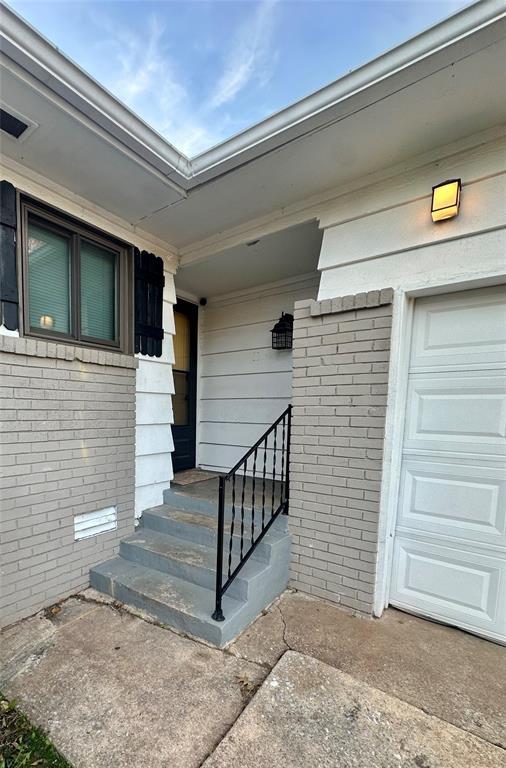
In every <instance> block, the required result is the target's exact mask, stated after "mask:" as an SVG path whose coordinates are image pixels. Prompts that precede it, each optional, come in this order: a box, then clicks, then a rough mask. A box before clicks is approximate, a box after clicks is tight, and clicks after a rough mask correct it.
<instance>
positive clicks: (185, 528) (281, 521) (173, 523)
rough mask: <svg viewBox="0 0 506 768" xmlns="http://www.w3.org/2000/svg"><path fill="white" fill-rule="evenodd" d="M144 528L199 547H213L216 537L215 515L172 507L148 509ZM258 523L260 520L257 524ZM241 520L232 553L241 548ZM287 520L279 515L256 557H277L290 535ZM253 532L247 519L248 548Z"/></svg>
mask: <svg viewBox="0 0 506 768" xmlns="http://www.w3.org/2000/svg"><path fill="white" fill-rule="evenodd" d="M141 521H142V525H143V526H144V527H145V528H150V529H151V530H154V531H158V532H159V533H165V534H167V535H168V536H175V537H176V538H179V539H186V540H187V541H192V542H194V543H196V544H204V545H206V546H211V547H214V546H215V545H216V536H217V519H216V514H214V515H209V514H206V513H204V512H195V511H188V510H185V509H177V508H174V507H172V506H170V505H169V504H160V505H159V506H158V507H152V508H151V509H146V510H144V512H143V513H142V518H141ZM257 522H258V521H257ZM240 526H241V524H240V520H238V519H237V518H236V522H235V526H234V540H233V552H234V553H235V552H237V551H238V548H239V547H240V535H239V534H240ZM286 528H287V521H286V516H285V515H279V516H278V518H277V519H276V520H275V521H274V523H273V524H272V526H271V528H270V530H269V532H268V535H267V536H266V537H265V538H264V539H263V540H262V541H261V542H260V543H259V544H258V546H257V548H256V550H255V558H256V559H257V560H263V561H265V562H268V561H269V560H270V558H271V556H273V555H274V550H275V549H276V547H277V545H278V543H279V542H281V541H282V540H283V539H284V538H285V537H287V536H288V535H289V534H288V533H287V530H286ZM230 530H231V524H230V520H227V521H226V523H225V549H226V547H227V546H228V540H229V539H228V537H229V535H230ZM250 531H251V518H248V517H245V521H244V547H246V546H247V537H248V533H249V532H250Z"/></svg>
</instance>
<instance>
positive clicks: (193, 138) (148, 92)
mask: <svg viewBox="0 0 506 768" xmlns="http://www.w3.org/2000/svg"><path fill="white" fill-rule="evenodd" d="M274 4H275V0H261V2H260V3H259V4H258V5H257V6H256V8H255V11H254V13H253V15H252V16H250V17H249V19H248V20H247V21H246V22H244V23H242V24H241V25H240V26H239V28H238V29H237V31H236V33H235V35H233V38H232V47H231V48H230V50H229V53H228V54H226V56H225V65H224V70H223V72H222V74H221V76H219V77H218V80H217V83H216V86H215V88H214V89H212V91H211V95H210V97H209V98H205V99H204V100H203V101H202V102H201V103H199V104H195V102H194V101H193V100H192V95H191V93H190V91H189V89H188V88H187V86H186V84H185V78H186V77H188V76H189V75H186V74H185V73H181V72H179V71H178V66H177V60H176V59H175V57H174V55H173V53H172V51H171V49H170V46H169V43H168V41H169V40H170V37H169V35H168V34H166V28H165V24H164V22H163V21H162V19H161V18H160V17H159V16H158V15H156V14H153V15H151V16H149V17H148V18H147V19H146V21H145V22H144V24H143V25H142V26H141V27H137V28H135V29H133V28H132V27H127V26H122V25H120V24H118V23H117V21H116V20H115V21H114V23H113V21H112V19H111V18H110V17H109V16H107V15H106V14H105V13H104V12H103V11H102V9H101V11H99V12H96V13H94V14H92V15H93V21H94V24H95V26H96V27H97V28H98V29H99V30H100V35H97V39H96V43H95V44H96V47H97V50H98V51H100V56H101V58H102V59H103V61H104V62H105V64H104V68H103V70H102V71H101V72H100V74H99V79H100V81H101V82H103V83H104V85H105V86H106V87H107V88H109V90H110V91H112V93H114V95H115V96H117V97H118V98H119V99H121V100H122V101H123V102H124V103H125V104H127V106H128V107H130V109H132V110H133V111H134V112H136V113H137V114H139V115H140V116H141V117H142V118H143V119H144V120H145V121H146V122H147V123H149V125H151V126H152V127H153V128H155V130H157V131H158V132H159V133H161V134H162V135H163V136H164V138H166V139H167V141H169V142H171V143H172V144H173V145H174V146H175V147H176V148H177V149H179V150H181V151H182V152H184V153H185V154H186V155H188V156H190V157H191V156H194V155H195V154H198V153H199V152H202V151H204V150H206V149H208V148H210V147H212V146H213V145H215V144H218V143H219V142H220V141H223V140H224V139H226V138H227V137H228V136H230V135H231V134H232V133H234V132H235V131H236V130H237V128H238V127H242V122H241V123H240V124H238V123H237V122H236V120H234V118H233V116H232V115H231V114H230V113H227V112H225V111H224V109H223V107H224V105H225V104H228V105H230V106H231V102H232V101H233V99H234V98H235V97H236V96H237V94H238V93H239V92H240V91H242V90H243V89H244V88H245V87H246V86H247V85H248V84H251V83H252V82H255V83H257V84H262V83H265V82H267V81H268V79H269V78H270V76H271V74H272V66H273V64H274V61H275V57H274V55H272V56H269V49H270V42H271V38H272V30H273V9H274Z"/></svg>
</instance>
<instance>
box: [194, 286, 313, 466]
mask: <svg viewBox="0 0 506 768" xmlns="http://www.w3.org/2000/svg"><path fill="white" fill-rule="evenodd" d="M317 285H318V278H317V276H316V275H315V276H314V277H309V278H307V277H305V278H303V279H294V280H292V281H285V282H284V283H283V284H278V285H272V286H264V287H263V288H259V289H257V290H255V291H248V292H244V293H238V294H236V295H233V296H228V297H227V298H222V299H214V300H211V301H210V302H209V304H208V306H207V307H204V308H201V311H200V355H199V363H200V386H199V393H200V398H199V413H198V417H199V431H198V445H197V461H198V462H199V464H200V465H201V466H202V467H205V468H207V469H213V470H228V469H230V467H231V466H233V464H235V462H236V461H238V460H239V459H240V458H241V456H242V455H243V454H244V453H245V452H246V451H247V449H248V448H250V447H251V445H253V443H254V442H255V441H256V440H257V439H258V438H259V437H260V435H261V434H262V433H263V432H264V431H265V430H266V429H267V427H269V426H270V424H272V422H273V421H275V419H277V417H278V416H279V415H280V414H281V413H282V412H283V411H284V409H285V408H286V407H287V405H288V404H289V402H290V399H291V387H292V352H291V350H283V351H278V350H273V349H272V347H271V329H272V327H273V326H274V324H275V323H276V322H277V320H278V319H279V317H280V316H281V312H290V313H293V307H294V302H296V301H298V300H300V299H303V298H314V297H315V296H316V291H317Z"/></svg>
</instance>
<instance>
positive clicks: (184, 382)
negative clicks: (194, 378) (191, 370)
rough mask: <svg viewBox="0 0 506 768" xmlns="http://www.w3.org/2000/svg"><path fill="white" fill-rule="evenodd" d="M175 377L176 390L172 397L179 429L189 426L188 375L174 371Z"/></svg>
mask: <svg viewBox="0 0 506 768" xmlns="http://www.w3.org/2000/svg"><path fill="white" fill-rule="evenodd" d="M173 376H174V390H175V391H174V394H173V395H172V408H173V411H174V424H175V425H176V426H177V427H182V426H184V425H185V424H188V374H187V373H183V372H182V371H174V372H173Z"/></svg>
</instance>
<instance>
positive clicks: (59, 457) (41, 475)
mask: <svg viewBox="0 0 506 768" xmlns="http://www.w3.org/2000/svg"><path fill="white" fill-rule="evenodd" d="M135 365H136V362H135V359H134V358H133V357H128V356H126V355H120V354H116V353H112V352H99V351H97V350H90V349H83V348H79V347H75V346H69V345H63V344H58V345H56V344H52V343H46V342H44V341H34V340H31V339H20V338H14V337H9V336H3V335H0V397H1V400H0V407H1V410H0V466H1V467H2V472H1V479H0V494H1V495H0V624H1V625H6V624H9V623H11V622H13V621H15V620H17V619H19V618H22V617H23V616H27V615H30V614H32V613H34V612H35V611H37V610H39V609H40V608H42V607H44V606H46V605H49V604H51V603H52V602H54V601H55V600H57V599H59V598H61V597H64V596H66V595H68V594H71V593H72V592H75V591H76V590H78V589H81V588H82V587H85V586H86V585H87V583H88V571H89V568H90V566H92V565H94V564H96V563H98V562H101V561H103V560H106V559H107V558H109V557H112V556H113V555H114V553H115V552H116V550H117V548H118V543H119V540H120V539H121V538H122V537H123V536H125V535H126V534H127V533H129V532H130V531H132V530H133V526H134V483H135V467H134V446H135ZM107 506H117V510H118V528H117V530H115V531H111V532H108V533H103V534H99V535H97V536H93V537H90V538H88V539H83V540H80V541H75V540H74V516H75V515H78V514H82V513H84V512H91V511H96V510H99V509H102V508H104V507H107Z"/></svg>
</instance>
